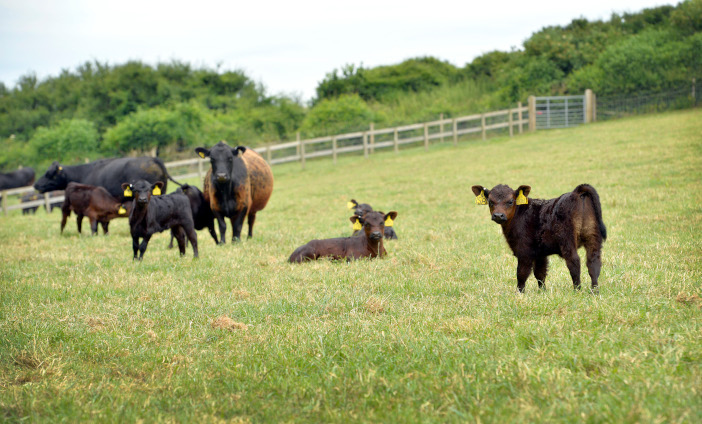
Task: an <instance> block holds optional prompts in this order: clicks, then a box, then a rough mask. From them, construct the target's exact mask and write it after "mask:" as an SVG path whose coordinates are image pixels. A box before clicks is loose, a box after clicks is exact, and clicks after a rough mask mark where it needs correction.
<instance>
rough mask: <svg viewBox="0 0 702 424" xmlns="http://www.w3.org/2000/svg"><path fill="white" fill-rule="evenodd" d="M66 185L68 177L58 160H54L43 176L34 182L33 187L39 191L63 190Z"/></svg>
mask: <svg viewBox="0 0 702 424" xmlns="http://www.w3.org/2000/svg"><path fill="white" fill-rule="evenodd" d="M67 185H68V177H67V176H66V171H64V170H63V167H62V166H61V165H59V163H58V162H54V163H52V164H51V165H50V166H49V169H47V170H46V173H44V176H43V177H41V178H39V180H38V181H37V182H36V183H34V188H35V189H36V190H37V191H38V192H39V193H46V192H47V191H54V190H65V189H66V186H67Z"/></svg>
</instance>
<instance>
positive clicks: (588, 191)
mask: <svg viewBox="0 0 702 424" xmlns="http://www.w3.org/2000/svg"><path fill="white" fill-rule="evenodd" d="M573 192H575V193H577V194H579V195H586V196H588V197H590V200H592V206H593V208H594V209H595V218H596V219H597V225H598V226H599V228H600V234H601V235H602V240H607V227H605V225H604V222H603V221H602V206H601V205H600V196H599V195H598V194H597V190H595V187H593V186H591V185H590V184H580V185H579V186H577V187H575V190H573Z"/></svg>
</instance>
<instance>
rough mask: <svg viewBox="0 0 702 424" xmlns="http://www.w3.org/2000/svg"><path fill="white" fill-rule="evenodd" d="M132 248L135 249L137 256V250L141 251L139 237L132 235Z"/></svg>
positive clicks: (135, 256)
mask: <svg viewBox="0 0 702 424" xmlns="http://www.w3.org/2000/svg"><path fill="white" fill-rule="evenodd" d="M132 250H133V251H134V258H133V259H136V258H137V251H139V237H138V236H135V235H132Z"/></svg>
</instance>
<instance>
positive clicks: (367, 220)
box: [350, 211, 397, 241]
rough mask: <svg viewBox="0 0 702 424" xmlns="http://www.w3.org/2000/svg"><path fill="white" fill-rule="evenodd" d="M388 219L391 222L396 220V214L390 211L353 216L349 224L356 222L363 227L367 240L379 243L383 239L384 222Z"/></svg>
mask: <svg viewBox="0 0 702 424" xmlns="http://www.w3.org/2000/svg"><path fill="white" fill-rule="evenodd" d="M388 217H389V218H390V219H392V220H394V219H395V218H397V212H395V211H391V212H388V213H383V212H378V211H372V212H368V213H366V214H365V215H363V216H358V215H354V216H352V217H351V218H350V220H351V222H356V220H358V221H359V222H360V223H361V225H362V226H363V232H364V233H365V234H366V237H368V239H370V240H373V241H379V240H381V239H382V238H383V233H384V231H385V221H386V220H387V219H388Z"/></svg>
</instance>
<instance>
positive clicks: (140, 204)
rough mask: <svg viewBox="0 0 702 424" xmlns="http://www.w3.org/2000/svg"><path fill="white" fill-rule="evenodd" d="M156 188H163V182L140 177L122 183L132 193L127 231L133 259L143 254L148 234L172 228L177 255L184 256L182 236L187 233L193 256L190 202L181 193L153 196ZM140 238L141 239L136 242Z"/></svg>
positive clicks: (193, 227)
mask: <svg viewBox="0 0 702 424" xmlns="http://www.w3.org/2000/svg"><path fill="white" fill-rule="evenodd" d="M157 188H158V191H159V192H160V191H161V190H162V189H163V183H162V182H161V181H157V182H155V183H154V184H151V183H149V182H148V181H145V180H139V181H137V182H135V183H134V184H128V183H124V184H122V190H125V191H126V190H127V189H129V191H131V193H132V195H133V196H134V200H133V202H132V210H131V212H130V213H129V230H130V232H131V234H132V248H133V250H134V259H136V258H137V251H139V260H142V258H143V257H144V252H145V251H146V247H147V246H148V244H149V240H150V239H151V236H153V235H154V234H155V233H160V232H162V231H165V230H168V229H171V230H172V231H173V233H174V234H175V237H176V240H178V248H179V249H180V255H181V256H183V255H185V237H186V235H187V237H188V240H190V244H191V245H192V246H193V255H194V256H195V257H196V258H197V233H195V224H194V223H193V214H192V211H191V210H190V201H189V200H188V198H187V197H186V196H185V195H184V194H180V193H171V194H169V195H166V196H152V195H151V194H152V193H153V191H154V190H155V189H157ZM139 238H142V239H143V240H142V242H141V244H139Z"/></svg>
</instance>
